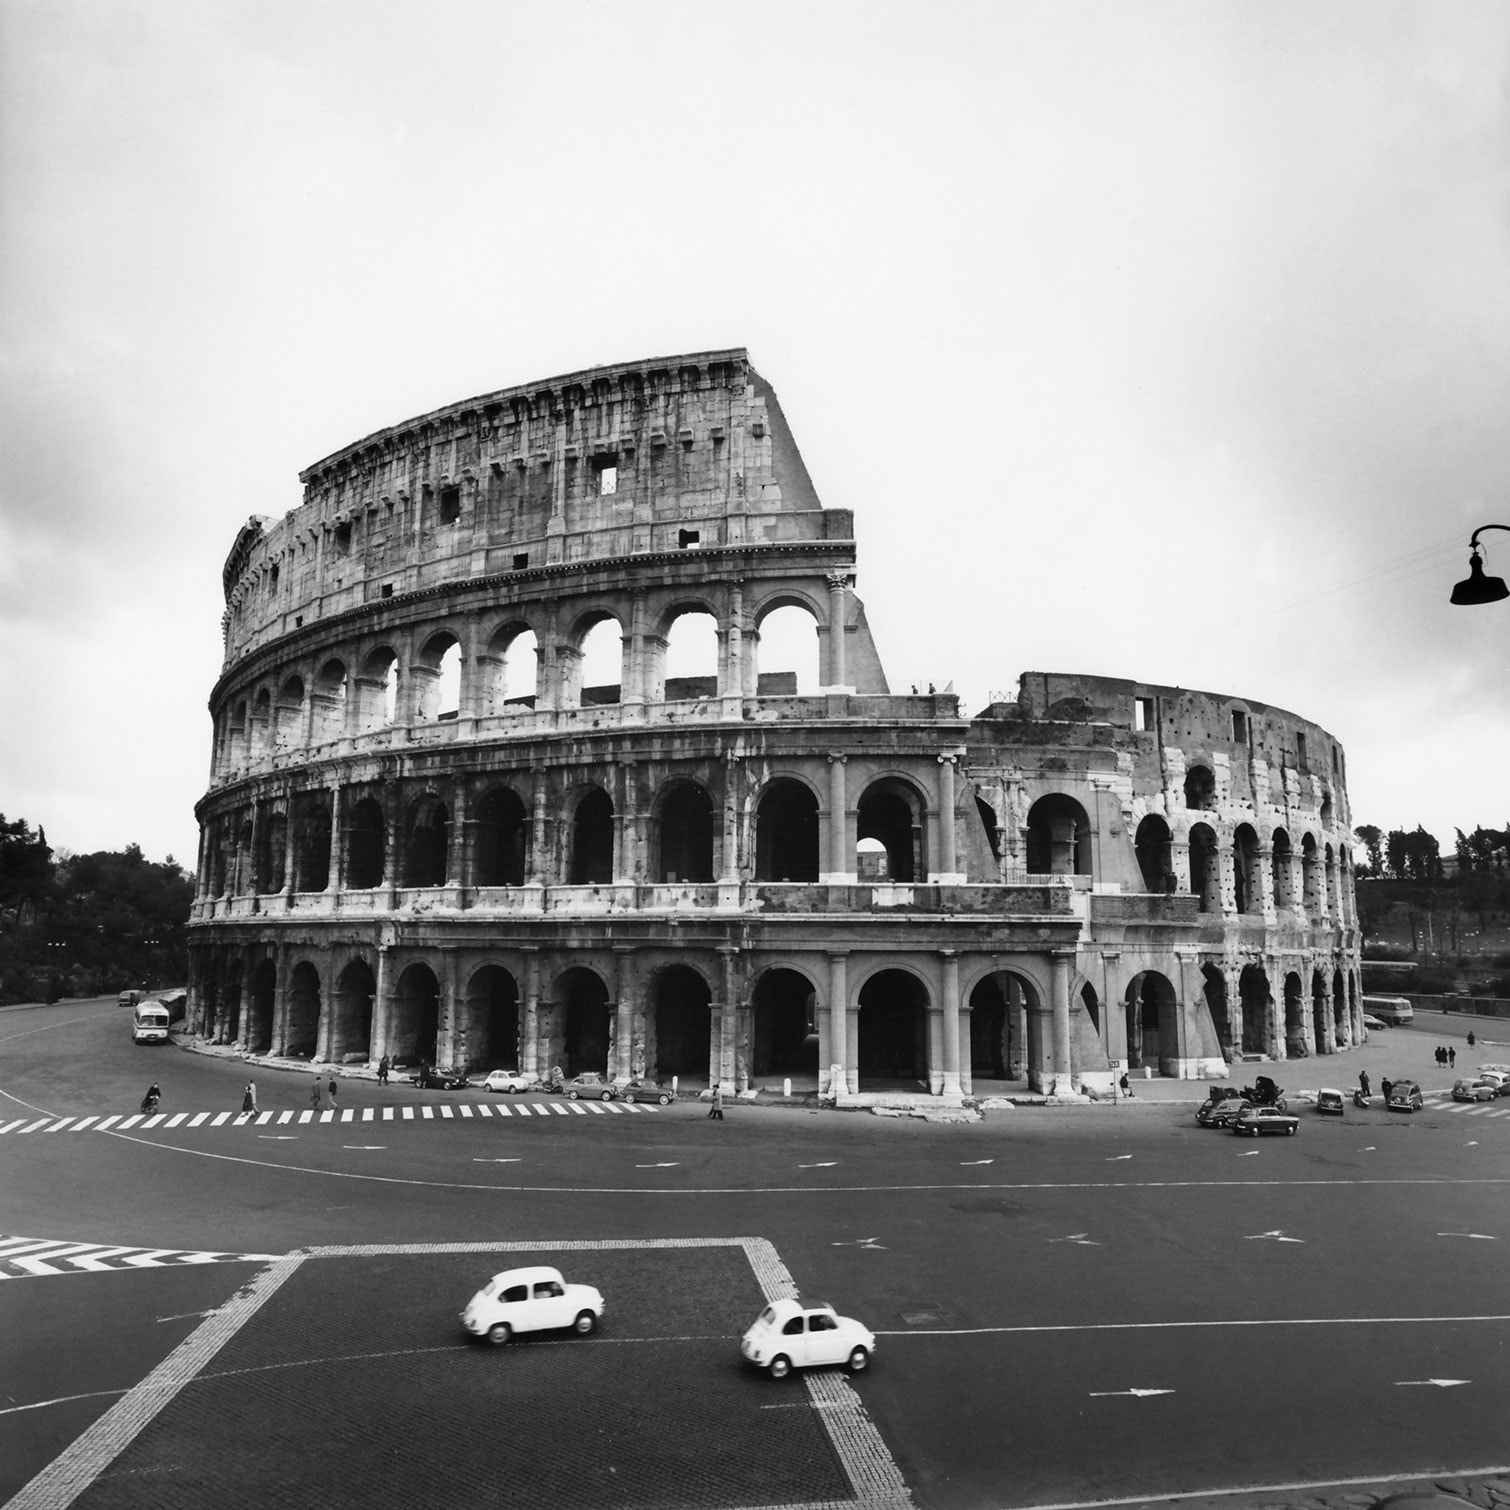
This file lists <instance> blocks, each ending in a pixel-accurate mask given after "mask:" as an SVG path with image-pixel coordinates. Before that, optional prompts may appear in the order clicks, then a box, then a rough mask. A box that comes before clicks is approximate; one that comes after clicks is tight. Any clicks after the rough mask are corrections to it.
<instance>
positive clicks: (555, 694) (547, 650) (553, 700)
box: [535, 598, 561, 712]
mask: <svg viewBox="0 0 1510 1510" xmlns="http://www.w3.org/2000/svg"><path fill="white" fill-rule="evenodd" d="M544 606H545V628H544V631H543V633H542V634H541V635H540V636H539V638H538V639H537V640H536V642H535V655H536V657H537V660H538V665H537V666H536V668H535V711H536V712H540V711H541V710H543V709H546V708H559V707H560V706H561V657H560V649H561V647H560V646H559V645H558V644H557V643H556V635H557V633H558V631H557V628H556V621H557V618H558V616H559V614H560V607H559V605H558V604H557V603H556V601H555V599H554V598H553V599H551V600H550V601H548V602H547V603H546V604H545V605H544Z"/></svg>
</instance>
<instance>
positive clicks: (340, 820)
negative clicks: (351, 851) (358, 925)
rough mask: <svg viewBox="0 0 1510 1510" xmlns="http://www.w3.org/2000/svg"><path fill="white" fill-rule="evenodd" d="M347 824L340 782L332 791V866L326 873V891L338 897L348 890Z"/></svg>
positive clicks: (342, 788)
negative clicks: (345, 830)
mask: <svg viewBox="0 0 1510 1510" xmlns="http://www.w3.org/2000/svg"><path fill="white" fill-rule="evenodd" d="M345 824H346V788H345V787H344V786H343V785H342V784H341V783H340V782H339V781H338V782H336V784H335V785H334V786H333V787H331V789H330V865H329V867H328V868H327V869H326V872H325V890H326V891H327V892H332V891H333V892H334V893H335V894H336V895H337V896H340V894H341V893H342V892H343V891H345V890H346V843H345V833H344V829H345ZM289 829H290V831H292V829H293V824H292V823H290V824H289Z"/></svg>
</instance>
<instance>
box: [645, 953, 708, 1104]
mask: <svg viewBox="0 0 1510 1510" xmlns="http://www.w3.org/2000/svg"><path fill="white" fill-rule="evenodd" d="M650 997H651V1002H650V1010H649V1011H648V1012H647V1013H646V1014H645V1074H646V1075H647V1076H648V1077H649V1078H650V1079H651V1080H663V1081H664V1080H669V1079H670V1078H671V1077H672V1076H673V1075H678V1076H691V1077H693V1078H695V1079H697V1080H701V1079H702V1078H703V1077H704V1076H706V1075H707V1074H708V1069H709V1065H710V1063H711V1055H712V1047H713V1013H712V1001H713V993H712V992H711V991H710V990H709V988H708V982H707V981H706V980H704V979H703V977H702V975H701V974H700V973H699V972H698V971H696V970H694V969H692V967H691V966H689V965H668V966H666V967H665V968H663V969H661V970H658V971H657V972H656V974H655V976H654V978H653V979H652V981H651V982H650Z"/></svg>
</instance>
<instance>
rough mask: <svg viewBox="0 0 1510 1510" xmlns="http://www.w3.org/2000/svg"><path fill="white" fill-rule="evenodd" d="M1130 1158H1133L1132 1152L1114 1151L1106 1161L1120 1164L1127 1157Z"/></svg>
mask: <svg viewBox="0 0 1510 1510" xmlns="http://www.w3.org/2000/svg"><path fill="white" fill-rule="evenodd" d="M1130 1158H1132V1155H1131V1154H1130V1153H1114V1154H1113V1155H1112V1156H1111V1158H1109V1159H1108V1160H1107V1161H1106V1162H1107V1163H1108V1164H1120V1163H1122V1162H1123V1161H1124V1160H1125V1159H1130Z"/></svg>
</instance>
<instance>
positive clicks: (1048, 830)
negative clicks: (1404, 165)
mask: <svg viewBox="0 0 1510 1510" xmlns="http://www.w3.org/2000/svg"><path fill="white" fill-rule="evenodd" d="M1027 858H1028V871H1029V873H1030V874H1032V875H1039V876H1088V875H1090V873H1091V823H1090V819H1089V818H1088V817H1087V816H1086V812H1085V809H1084V808H1083V807H1082V806H1081V805H1080V804H1079V803H1078V802H1077V801H1076V800H1075V799H1074V798H1073V797H1071V796H1069V795H1068V794H1067V793H1064V792H1050V793H1049V794H1048V795H1047V796H1044V797H1040V798H1039V799H1038V800H1037V801H1036V802H1035V803H1034V804H1033V806H1032V807H1031V808H1030V809H1029V810H1028V855H1027Z"/></svg>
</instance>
